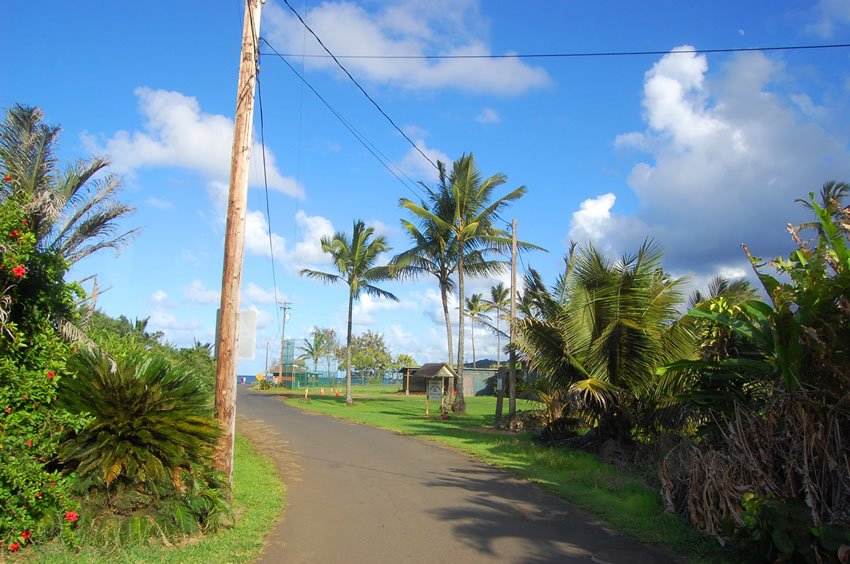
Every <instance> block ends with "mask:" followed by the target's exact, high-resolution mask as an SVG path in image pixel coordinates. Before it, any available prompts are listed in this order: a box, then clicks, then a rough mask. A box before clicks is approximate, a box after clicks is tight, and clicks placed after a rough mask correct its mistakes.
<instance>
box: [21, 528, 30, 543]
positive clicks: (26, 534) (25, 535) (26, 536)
mask: <svg viewBox="0 0 850 564" xmlns="http://www.w3.org/2000/svg"><path fill="white" fill-rule="evenodd" d="M31 536H32V531H24V532H23V533H21V538H22V539H24V542H29V540H30V537H31Z"/></svg>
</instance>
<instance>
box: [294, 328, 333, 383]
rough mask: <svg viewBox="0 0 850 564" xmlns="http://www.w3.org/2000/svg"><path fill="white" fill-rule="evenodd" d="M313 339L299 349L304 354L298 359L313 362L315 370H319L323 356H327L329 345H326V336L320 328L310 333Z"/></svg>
mask: <svg viewBox="0 0 850 564" xmlns="http://www.w3.org/2000/svg"><path fill="white" fill-rule="evenodd" d="M310 335H311V336H312V337H313V340H312V341H304V344H303V345H301V346H300V347H298V349H299V350H300V351H301V352H302V353H304V354H302V355H301V356H299V357H298V358H300V359H302V360H303V359H307V358H309V359H310V360H312V361H313V370H315V371H317V372H318V370H319V359H320V358H322V355H324V354H325V349H326V348H327V345H326V344H325V336H324V334H323V333H322V332H321V331H319V329H318V328H316V327H313V331H312V332H311V333H310Z"/></svg>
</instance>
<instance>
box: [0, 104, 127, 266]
mask: <svg viewBox="0 0 850 564" xmlns="http://www.w3.org/2000/svg"><path fill="white" fill-rule="evenodd" d="M42 117H43V115H42V112H41V110H39V109H38V108H33V107H26V106H21V105H15V106H13V107H12V108H11V109H9V110H7V112H6V117H5V120H4V121H3V123H2V124H0V166H2V167H3V168H4V169H5V171H6V173H7V174H8V175H9V177H10V178H11V181H10V182H8V183H4V184H3V185H2V186H0V199H6V198H9V197H14V196H16V195H17V196H20V197H22V198H23V201H24V202H25V205H26V208H27V210H26V211H27V215H28V218H27V219H28V222H29V225H30V227H31V229H32V230H33V233H34V234H35V236H36V239H37V241H38V244H39V246H40V247H41V248H42V249H46V250H50V251H54V252H56V253H59V254H61V256H63V257H64V258H65V260H66V261H67V262H68V264H69V265H71V264H74V263H75V262H77V261H79V260H82V259H84V258H86V257H87V256H89V255H91V254H92V253H95V252H97V251H99V250H101V249H107V248H111V249H115V250H119V249H120V248H121V247H122V246H123V245H125V244H126V243H127V242H128V240H129V239H130V238H131V237H132V236H133V235H134V234H135V233H136V232H137V231H138V229H132V230H130V231H126V232H124V233H119V234H116V232H117V231H118V222H119V220H121V219H122V218H124V217H125V216H127V215H128V214H129V213H130V212H132V211H133V208H132V207H130V206H128V205H126V204H122V203H121V202H119V201H117V200H116V199H115V196H116V195H117V193H118V191H119V190H120V188H121V183H120V181H119V179H118V177H116V176H114V175H111V174H108V175H105V176H101V177H99V178H95V177H96V176H97V175H98V174H99V173H101V172H102V171H103V170H104V169H106V167H107V166H109V160H108V159H105V158H101V157H95V158H91V159H84V160H78V161H76V162H75V163H73V164H71V165H70V166H68V167H67V168H66V169H65V170H59V163H58V161H57V158H56V154H55V152H56V145H57V141H58V138H59V133H60V128H59V127H56V126H49V125H46V124H44V123H42Z"/></svg>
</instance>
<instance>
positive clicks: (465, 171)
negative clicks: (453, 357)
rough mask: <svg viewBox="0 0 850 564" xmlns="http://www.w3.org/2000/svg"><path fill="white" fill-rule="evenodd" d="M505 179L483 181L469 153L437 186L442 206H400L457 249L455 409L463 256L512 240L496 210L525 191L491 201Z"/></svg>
mask: <svg viewBox="0 0 850 564" xmlns="http://www.w3.org/2000/svg"><path fill="white" fill-rule="evenodd" d="M506 180H507V178H506V177H505V175H503V174H495V175H493V176H491V177H490V178H487V179H486V180H482V178H481V174H480V173H479V172H478V169H477V168H476V166H475V160H474V158H473V156H472V155H471V154H469V155H464V156H462V157H461V158H460V159H458V160H456V161H455V162H454V164H453V166H452V172H451V174H449V176H448V178H447V182H446V183H445V184H442V185H441V186H440V187H439V189H440V190H439V191H440V194H439V198H438V199H437V201H438V202H439V203H440V205H442V206H446V207H445V208H442V209H439V208H438V209H436V210H435V209H428V208H427V207H426V206H421V205H418V204H415V203H414V202H412V201H410V200H407V199H403V200H402V201H401V205H402V206H403V207H404V208H406V209H407V210H409V211H410V212H411V213H413V214H414V215H416V216H417V217H420V218H422V219H424V220H427V221H431V222H433V223H434V224H435V225H437V226H438V227H439V228H440V229H441V230H445V231H448V232H451V234H452V236H453V237H454V239H455V243H454V244H455V245H456V247H457V249H458V255H457V278H458V304H460V306H461V307H460V308H459V310H458V311H459V315H458V345H457V348H458V354H457V358H458V363H457V388H458V391H459V393H458V394H457V396H456V399H455V404H454V409H455V411H457V412H463V411H465V410H466V403H465V401H464V399H463V362H462V359H463V349H464V324H465V319H464V316H465V312H464V307H463V305H464V300H465V298H466V296H465V294H464V275H465V274H466V269H465V263H466V258H467V257H468V256H470V255H471V254H472V253H474V252H476V251H477V252H479V253H480V254H481V256H487V255H488V254H489V253H490V252H496V251H499V250H504V249H506V248H508V246H509V245H510V244H511V239H510V237H509V236H508V234H507V232H505V231H504V230H502V229H499V228H497V227H496V226H495V222H496V221H497V220H498V214H499V212H500V211H501V210H502V209H503V208H504V207H505V206H507V205H508V204H510V202H512V201H513V200H517V199H519V198H521V197H522V195H523V194H525V192H526V188H525V186H521V187H519V188H516V189H514V190H512V191H511V192H509V193H508V194H506V195H504V196H502V197H501V198H498V199H496V200H495V201H491V199H492V197H493V193H494V191H495V190H496V188H498V187H499V186H501V185H502V184H504V183H505V182H506Z"/></svg>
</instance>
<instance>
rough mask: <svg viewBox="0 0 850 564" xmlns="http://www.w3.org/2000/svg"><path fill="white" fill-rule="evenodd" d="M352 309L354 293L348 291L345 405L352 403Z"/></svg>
mask: <svg viewBox="0 0 850 564" xmlns="http://www.w3.org/2000/svg"><path fill="white" fill-rule="evenodd" d="M353 309H354V294H353V293H352V292H351V291H349V293H348V332H347V333H346V337H345V405H354V398H353V397H351V314H352V310H353Z"/></svg>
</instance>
